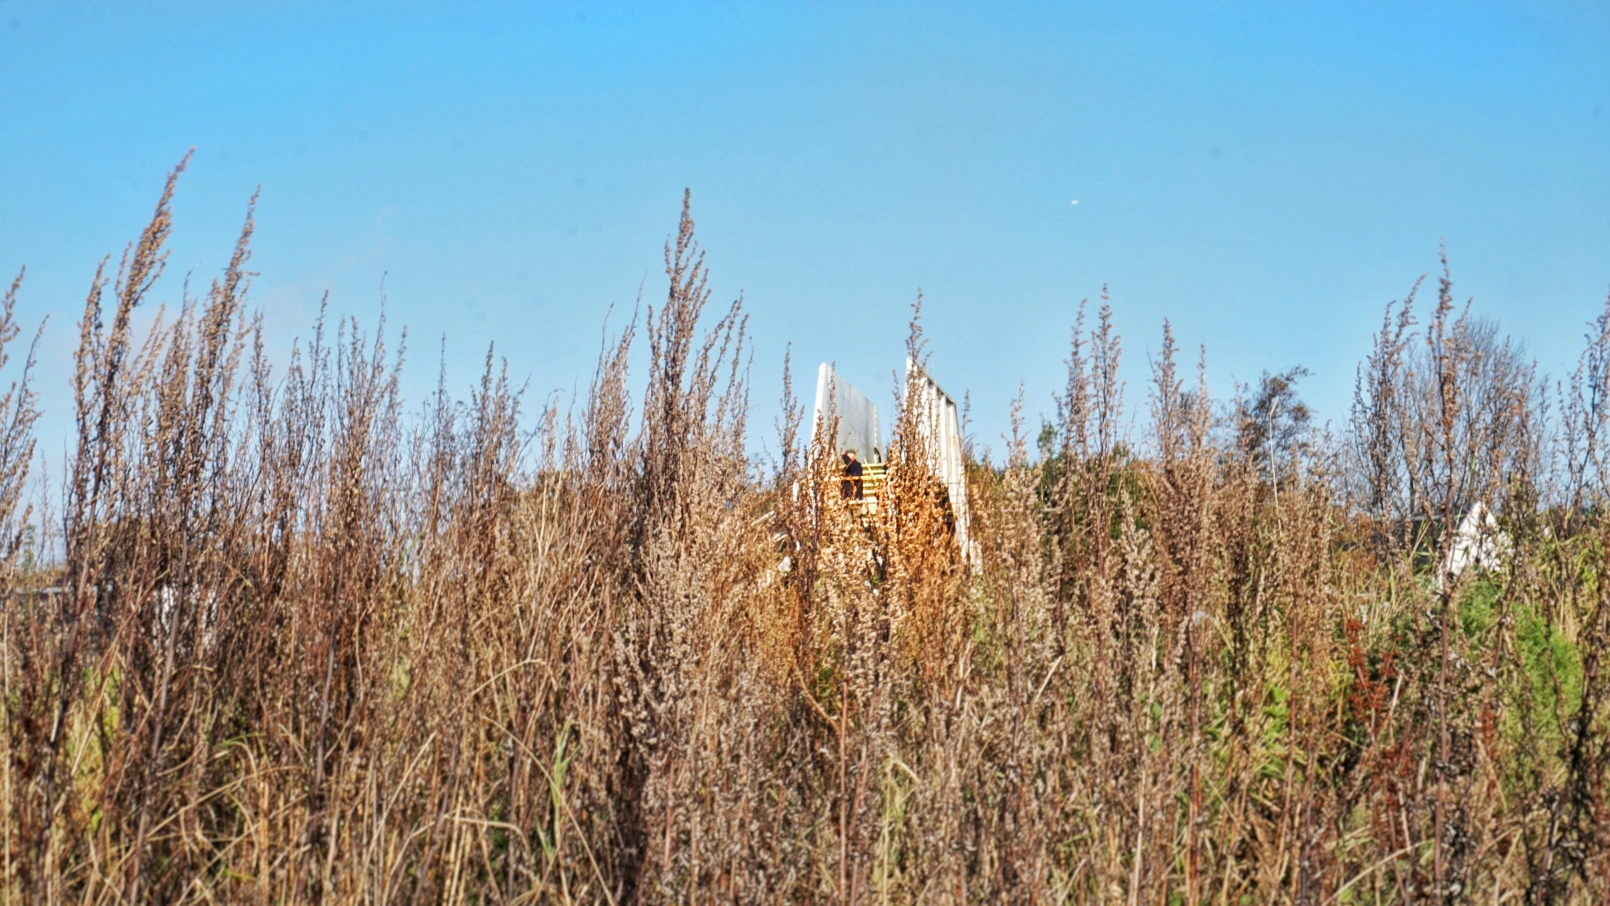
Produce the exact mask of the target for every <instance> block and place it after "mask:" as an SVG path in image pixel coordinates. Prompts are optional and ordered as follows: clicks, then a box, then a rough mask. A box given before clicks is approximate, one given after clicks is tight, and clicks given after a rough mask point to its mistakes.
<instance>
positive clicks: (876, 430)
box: [810, 362, 883, 462]
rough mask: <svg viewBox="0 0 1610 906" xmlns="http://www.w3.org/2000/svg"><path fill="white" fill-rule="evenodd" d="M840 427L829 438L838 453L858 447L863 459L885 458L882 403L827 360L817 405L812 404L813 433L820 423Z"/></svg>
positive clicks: (818, 373)
mask: <svg viewBox="0 0 1610 906" xmlns="http://www.w3.org/2000/svg"><path fill="white" fill-rule="evenodd" d="M834 419H837V420H838V426H837V427H838V430H837V432H836V433H835V434H834V435H833V436H832V437H829V438H828V447H829V448H830V449H831V450H832V451H833V453H834V455H837V454H839V453H842V452H844V451H845V450H854V451H855V453H856V456H857V458H859V459H860V460H861V461H862V462H879V461H881V460H882V459H883V433H882V429H881V426H880V425H879V424H878V407H877V405H876V404H874V403H873V402H872V401H871V400H870V399H867V397H866V394H864V393H862V392H861V391H859V390H857V389H855V387H854V385H852V384H851V383H850V382H849V381H846V380H845V379H844V378H843V376H841V375H840V374H839V373H838V372H837V371H836V370H835V369H834V368H833V366H832V365H829V364H828V363H826V362H823V363H822V366H821V367H820V368H818V369H816V405H815V406H813V407H812V408H811V434H810V436H811V437H813V438H814V437H816V430H817V425H827V426H828V427H829V428H831V427H832V425H833V420H834Z"/></svg>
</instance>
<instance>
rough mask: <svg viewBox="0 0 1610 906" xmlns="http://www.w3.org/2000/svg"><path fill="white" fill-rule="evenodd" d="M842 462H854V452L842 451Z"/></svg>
mask: <svg viewBox="0 0 1610 906" xmlns="http://www.w3.org/2000/svg"><path fill="white" fill-rule="evenodd" d="M844 461H845V462H855V451H854V450H845V451H844Z"/></svg>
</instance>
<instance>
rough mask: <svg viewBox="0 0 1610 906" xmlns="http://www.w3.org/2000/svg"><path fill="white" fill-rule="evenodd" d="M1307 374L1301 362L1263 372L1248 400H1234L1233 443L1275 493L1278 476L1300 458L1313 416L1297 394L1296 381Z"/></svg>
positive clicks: (1244, 398) (1287, 471)
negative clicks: (1234, 429) (1271, 372)
mask: <svg viewBox="0 0 1610 906" xmlns="http://www.w3.org/2000/svg"><path fill="white" fill-rule="evenodd" d="M1309 373H1310V372H1309V371H1308V369H1307V368H1304V367H1303V366H1301V365H1298V366H1296V367H1293V368H1288V369H1287V370H1285V371H1282V372H1280V373H1278V374H1270V373H1269V372H1267V371H1265V372H1264V373H1263V377H1261V378H1259V379H1258V387H1257V390H1256V392H1254V393H1253V394H1252V397H1251V399H1248V398H1246V397H1245V396H1242V397H1241V398H1240V399H1238V400H1237V401H1236V417H1235V423H1236V443H1237V445H1238V446H1239V447H1240V449H1241V452H1242V453H1243V454H1244V455H1245V456H1247V457H1248V458H1249V459H1250V460H1251V461H1252V462H1253V463H1254V464H1256V466H1257V468H1258V471H1259V472H1260V473H1262V474H1263V475H1264V476H1265V477H1266V478H1267V480H1268V481H1269V484H1270V485H1271V486H1272V487H1273V488H1274V489H1275V492H1276V493H1277V494H1278V493H1279V489H1280V479H1281V477H1282V476H1284V475H1286V474H1288V473H1289V472H1290V471H1291V470H1293V469H1294V468H1295V467H1296V465H1297V464H1298V462H1299V461H1300V456H1301V453H1302V450H1303V445H1304V442H1305V441H1306V439H1307V437H1308V432H1309V427H1310V422H1311V421H1312V419H1313V411H1312V410H1311V409H1309V408H1308V404H1307V403H1305V402H1303V401H1302V398H1301V397H1300V396H1298V395H1297V382H1298V381H1300V380H1302V379H1303V378H1305V377H1307V376H1308V375H1309Z"/></svg>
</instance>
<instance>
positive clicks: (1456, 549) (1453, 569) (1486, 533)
mask: <svg viewBox="0 0 1610 906" xmlns="http://www.w3.org/2000/svg"><path fill="white" fill-rule="evenodd" d="M1509 548H1510V542H1509V536H1507V535H1505V534H1504V533H1503V532H1501V531H1499V529H1498V520H1497V519H1496V518H1494V517H1493V511H1492V510H1489V509H1488V508H1487V505H1486V504H1484V503H1482V502H1481V501H1479V500H1478V501H1476V503H1475V505H1474V506H1472V507H1471V508H1470V509H1468V510H1466V511H1465V517H1464V518H1463V519H1461V520H1459V528H1458V529H1456V530H1455V531H1454V533H1453V537H1452V538H1451V539H1450V540H1449V543H1448V553H1447V555H1446V556H1444V557H1443V560H1442V581H1443V583H1444V584H1445V585H1446V583H1449V582H1452V581H1453V580H1455V579H1457V578H1459V575H1460V574H1461V573H1463V572H1464V571H1465V570H1467V569H1470V568H1471V567H1475V568H1476V569H1478V570H1481V571H1483V572H1489V571H1492V570H1496V569H1498V568H1499V567H1500V566H1502V565H1503V558H1504V555H1505V554H1506V553H1508V552H1509Z"/></svg>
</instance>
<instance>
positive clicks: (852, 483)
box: [839, 450, 861, 500]
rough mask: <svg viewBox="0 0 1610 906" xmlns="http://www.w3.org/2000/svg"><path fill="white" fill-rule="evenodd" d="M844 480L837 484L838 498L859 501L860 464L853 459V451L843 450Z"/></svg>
mask: <svg viewBox="0 0 1610 906" xmlns="http://www.w3.org/2000/svg"><path fill="white" fill-rule="evenodd" d="M842 458H843V460H844V480H843V481H841V482H839V496H841V497H844V498H845V499H849V498H851V497H853V498H855V499H856V500H860V499H861V462H860V461H859V460H857V459H856V458H855V451H854V450H845V451H844V456H843V457H842Z"/></svg>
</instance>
